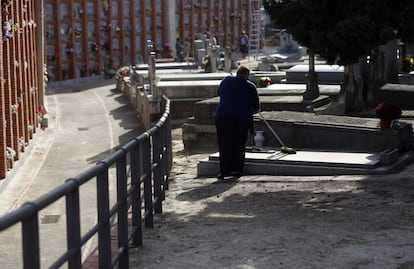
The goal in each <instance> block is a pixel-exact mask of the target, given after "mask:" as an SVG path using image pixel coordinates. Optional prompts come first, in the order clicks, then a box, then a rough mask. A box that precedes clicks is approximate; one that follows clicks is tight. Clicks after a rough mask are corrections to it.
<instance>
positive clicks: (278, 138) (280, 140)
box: [259, 112, 286, 147]
mask: <svg viewBox="0 0 414 269" xmlns="http://www.w3.org/2000/svg"><path fill="white" fill-rule="evenodd" d="M259 115H260V117H261V118H262V120H263V121H264V123H265V124H266V125H267V127H268V128H269V130H270V131H271V132H272V134H273V135H274V136H275V137H276V139H277V140H278V141H279V143H280V144H281V145H282V146H283V147H286V146H285V143H283V141H282V139H280V137H279V136H278V135H277V133H276V132H275V130H273V128H272V126H270V124H269V123H268V122H267V120H265V118H264V117H263V115H262V112H259Z"/></svg>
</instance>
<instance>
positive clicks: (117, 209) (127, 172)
mask: <svg viewBox="0 0 414 269" xmlns="http://www.w3.org/2000/svg"><path fill="white" fill-rule="evenodd" d="M162 106H163V107H164V108H165V111H164V113H163V115H162V116H161V118H160V119H159V121H158V122H157V123H156V124H155V125H154V126H153V127H152V128H150V129H149V130H147V131H146V132H144V133H142V134H141V135H139V136H138V137H136V138H134V139H132V140H130V142H128V143H127V144H125V145H124V146H122V147H120V148H119V149H117V150H116V151H115V152H114V153H113V154H111V155H109V156H108V157H107V158H105V159H104V160H102V161H100V162H98V163H97V165H96V166H94V167H92V168H90V169H88V170H86V171H84V172H83V173H81V174H79V175H78V176H76V177H73V178H69V179H67V180H66V181H65V183H64V184H62V185H60V186H58V187H56V188H55V189H53V190H51V191H50V192H48V193H46V194H44V195H43V196H41V197H39V198H38V199H36V200H34V201H31V202H27V203H25V204H24V205H22V206H21V207H20V208H18V209H16V210H15V211H13V212H10V213H8V214H7V215H4V216H2V217H1V218H0V232H1V231H2V232H7V229H8V228H10V227H12V226H14V225H15V224H18V223H21V232H22V249H23V254H22V255H23V257H22V258H23V267H24V268H25V269H29V268H30V269H38V268H40V266H41V265H40V260H41V259H40V258H41V257H40V247H39V237H40V236H39V213H40V211H41V210H42V209H45V208H46V207H47V206H49V205H51V204H53V203H55V202H56V201H57V200H59V199H61V198H65V201H66V202H65V206H66V238H67V242H66V244H67V249H66V252H65V253H64V254H63V255H61V256H60V257H59V258H58V259H57V260H56V261H54V263H53V264H52V265H51V266H50V268H59V267H61V266H63V265H65V264H67V267H68V268H69V269H80V268H82V258H81V254H82V246H84V244H85V243H86V242H88V240H90V239H91V238H92V237H94V236H96V235H97V237H98V246H97V250H98V255H99V257H98V260H99V268H114V267H115V266H116V265H118V267H119V268H129V244H130V243H131V244H132V245H135V246H140V245H142V240H143V239H142V238H143V230H142V226H143V225H145V227H153V216H154V213H162V201H163V200H164V199H165V190H166V189H168V177H169V173H170V169H171V166H172V145H171V117H170V113H169V112H170V101H169V100H168V99H167V98H166V97H164V96H163V97H162ZM111 167H113V168H114V169H115V171H116V172H115V173H114V174H115V176H114V177H115V178H114V180H116V202H115V203H114V205H112V207H110V202H109V201H110V193H109V182H110V180H112V178H111V176H110V173H109V169H110V168H111ZM92 179H96V188H97V218H98V221H97V224H95V225H94V226H93V227H91V228H90V229H89V230H88V231H87V232H86V233H84V234H81V216H80V207H81V204H80V197H79V196H80V195H79V192H80V188H81V186H82V185H83V184H85V183H86V182H89V181H91V180H92ZM115 217H116V218H117V222H116V226H117V229H116V230H117V233H118V235H117V237H118V247H117V249H116V250H115V251H114V250H113V249H111V230H112V229H111V227H112V224H111V220H113V219H114V218H115ZM62 232H64V231H62Z"/></svg>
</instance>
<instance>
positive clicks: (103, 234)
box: [96, 162, 112, 268]
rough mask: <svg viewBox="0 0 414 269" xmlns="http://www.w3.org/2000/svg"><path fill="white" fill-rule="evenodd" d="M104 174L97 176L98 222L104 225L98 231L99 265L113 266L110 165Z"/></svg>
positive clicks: (104, 266) (103, 266)
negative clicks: (109, 185) (109, 183)
mask: <svg viewBox="0 0 414 269" xmlns="http://www.w3.org/2000/svg"><path fill="white" fill-rule="evenodd" d="M99 164H103V165H105V167H106V170H105V172H104V173H103V174H100V175H98V176H97V179H96V181H97V182H96V186H97V194H98V223H99V224H100V225H101V226H102V227H101V228H100V229H99V231H98V250H99V267H100V268H111V266H112V259H111V255H112V254H111V225H110V222H109V220H110V212H109V187H108V165H107V164H106V163H104V162H100V163H98V165H99Z"/></svg>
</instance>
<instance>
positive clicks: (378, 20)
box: [264, 0, 414, 112]
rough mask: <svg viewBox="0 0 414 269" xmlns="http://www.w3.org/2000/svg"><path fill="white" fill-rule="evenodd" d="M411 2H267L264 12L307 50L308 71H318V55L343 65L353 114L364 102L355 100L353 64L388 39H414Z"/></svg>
mask: <svg viewBox="0 0 414 269" xmlns="http://www.w3.org/2000/svg"><path fill="white" fill-rule="evenodd" d="M413 2H414V1H411V0H393V1H389V0H335V1H332V0H265V1H264V8H265V10H266V11H267V12H268V13H269V15H270V17H271V19H272V21H273V23H274V24H275V25H277V26H278V27H281V28H285V29H286V30H287V32H289V33H290V34H292V36H293V37H294V38H295V40H297V41H298V42H299V43H300V44H301V45H303V46H305V47H307V48H308V53H309V59H310V67H309V71H310V73H311V72H312V71H313V70H314V67H313V66H312V65H313V57H314V54H319V55H320V56H321V57H323V58H324V59H326V61H327V62H328V63H329V64H339V65H344V66H345V69H346V71H345V73H346V75H345V76H346V81H345V88H346V91H345V106H346V109H345V112H349V111H350V110H353V109H354V108H355V107H356V106H359V104H358V103H360V102H358V100H356V98H357V96H358V93H357V92H355V89H356V88H357V87H355V86H354V82H355V79H354V78H353V74H354V71H353V69H352V67H353V64H355V63H358V61H359V60H360V59H361V57H363V56H366V55H369V54H370V53H371V51H372V50H373V49H375V48H376V47H378V46H379V45H382V44H385V43H386V42H387V41H389V40H393V39H396V38H398V37H399V38H401V39H402V40H406V41H410V40H412V39H413V36H412V33H413V30H414V23H413V21H412V10H413ZM310 75H312V74H310ZM315 76H316V74H315ZM315 80H316V82H314V83H315V84H316V85H317V79H316V78H315ZM311 86H312V85H311ZM308 87H309V82H308ZM311 90H312V89H311ZM313 90H314V89H313ZM318 94H319V92H318Z"/></svg>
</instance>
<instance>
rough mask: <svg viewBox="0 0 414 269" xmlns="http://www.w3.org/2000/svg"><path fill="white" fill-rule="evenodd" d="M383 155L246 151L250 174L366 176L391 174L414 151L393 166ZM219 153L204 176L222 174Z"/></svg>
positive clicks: (200, 169) (201, 168) (201, 166)
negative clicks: (385, 162) (386, 161)
mask: <svg viewBox="0 0 414 269" xmlns="http://www.w3.org/2000/svg"><path fill="white" fill-rule="evenodd" d="M380 155H381V153H361V152H334V151H315V150H298V151H297V152H296V154H285V153H282V152H280V151H279V150H269V149H267V150H264V151H263V152H246V162H245V169H244V173H245V174H247V175H288V176H318V175H320V176H322V175H360V174H362V175H365V174H388V173H391V172H395V171H397V170H398V169H400V168H401V167H403V166H404V165H405V164H407V163H409V162H412V160H413V158H412V156H413V152H407V153H405V154H402V155H400V156H398V158H397V159H396V160H395V162H393V163H391V164H383V163H381V158H380ZM219 167H220V166H219V154H218V152H217V153H214V154H211V155H210V156H209V157H208V158H207V159H205V160H202V161H200V162H199V163H198V166H197V175H198V176H200V177H210V176H215V175H217V174H218V173H219Z"/></svg>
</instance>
